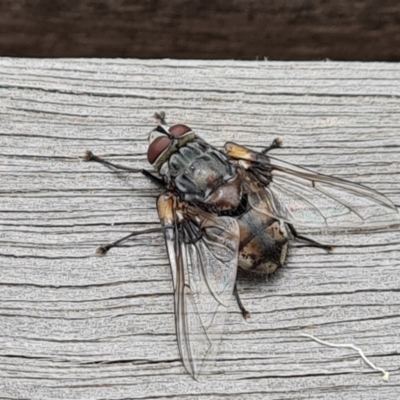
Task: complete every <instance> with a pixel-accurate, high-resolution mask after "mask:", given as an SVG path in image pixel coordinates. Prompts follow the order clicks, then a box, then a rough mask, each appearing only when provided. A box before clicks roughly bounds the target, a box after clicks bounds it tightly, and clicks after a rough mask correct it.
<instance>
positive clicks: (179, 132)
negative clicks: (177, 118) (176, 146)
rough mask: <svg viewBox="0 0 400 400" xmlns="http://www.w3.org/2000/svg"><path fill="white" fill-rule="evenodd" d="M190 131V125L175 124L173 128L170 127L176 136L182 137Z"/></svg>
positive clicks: (172, 133) (170, 130)
mask: <svg viewBox="0 0 400 400" xmlns="http://www.w3.org/2000/svg"><path fill="white" fill-rule="evenodd" d="M190 131H191V129H190V128H189V127H188V126H186V125H182V124H178V125H173V126H171V128H169V132H170V133H171V135H172V136H174V137H176V138H178V137H181V136H183V135H185V134H186V133H188V132H190Z"/></svg>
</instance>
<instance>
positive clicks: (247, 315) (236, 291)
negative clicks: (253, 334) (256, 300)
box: [233, 283, 251, 319]
mask: <svg viewBox="0 0 400 400" xmlns="http://www.w3.org/2000/svg"><path fill="white" fill-rule="evenodd" d="M233 294H234V295H235V299H236V301H237V303H238V306H239V308H240V311H241V312H242V315H243V318H244V319H247V318H250V315H251V314H250V313H249V312H248V311H247V310H246V309H245V308H244V305H243V303H242V300H240V297H239V292H238V290H237V286H236V283H235V286H234V288H233Z"/></svg>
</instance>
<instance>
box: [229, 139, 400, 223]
mask: <svg viewBox="0 0 400 400" xmlns="http://www.w3.org/2000/svg"><path fill="white" fill-rule="evenodd" d="M231 146H237V145H234V144H231ZM226 147H227V146H226ZM238 148H239V149H241V152H240V157H237V158H238V159H242V160H246V161H245V163H243V164H242V166H244V169H245V170H246V172H245V173H246V174H247V176H248V178H249V180H250V181H252V182H254V181H258V183H262V187H260V185H259V184H258V185H251V186H252V189H253V190H250V196H249V202H250V204H251V205H252V206H253V207H254V208H255V209H257V210H259V211H262V212H264V213H268V214H270V215H272V216H274V217H275V218H277V219H279V220H282V221H284V222H287V223H291V224H295V225H296V226H304V227H315V228H329V229H335V228H337V229H352V228H360V227H370V228H372V227H379V226H381V227H382V226H384V225H388V224H393V223H396V222H397V223H398V222H399V214H398V210H397V208H396V207H395V205H394V204H393V203H392V202H391V201H390V200H389V199H388V198H387V197H385V196H384V195H382V194H380V193H378V192H377V191H375V190H373V189H370V188H367V187H365V186H362V185H358V184H355V183H352V182H348V181H345V180H343V179H339V178H334V177H332V176H327V175H322V174H316V173H314V172H312V171H309V170H307V169H305V168H300V167H297V166H295V165H292V164H289V163H287V162H284V161H281V160H278V159H276V158H273V157H270V156H264V155H262V154H261V153H255V152H252V151H251V150H248V149H245V148H242V147H240V146H238ZM243 149H244V150H243ZM235 151H236V153H239V152H238V151H237V150H236V148H235ZM239 164H240V163H239Z"/></svg>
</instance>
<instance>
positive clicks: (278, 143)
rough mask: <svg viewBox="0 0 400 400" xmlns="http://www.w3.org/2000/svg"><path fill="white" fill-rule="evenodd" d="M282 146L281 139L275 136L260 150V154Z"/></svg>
mask: <svg viewBox="0 0 400 400" xmlns="http://www.w3.org/2000/svg"><path fill="white" fill-rule="evenodd" d="M282 146H283V142H282V140H281V139H279V138H275V139H274V140H273V141H272V143H271V145H270V146H268V147H267V148H265V149H264V150H262V151H261V154H267V153H268V152H269V151H270V150H273V149H278V148H279V147H282Z"/></svg>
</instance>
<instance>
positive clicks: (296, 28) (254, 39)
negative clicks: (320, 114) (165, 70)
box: [0, 0, 400, 61]
mask: <svg viewBox="0 0 400 400" xmlns="http://www.w3.org/2000/svg"><path fill="white" fill-rule="evenodd" d="M0 56H33V57H81V56H85V57H138V58H164V57H169V58H203V59H204V58H213V59H218V58H220V59H257V58H259V59H262V58H264V57H268V58H269V59H274V60H321V59H325V58H329V59H332V60H382V61H384V60H386V61H398V60H400V1H399V0H397V1H386V0H381V1H378V0H347V1H345V0H332V1H327V0H269V1H262V0H231V1H227V0H211V1H209V0H201V1H187V0H148V1H143V0H141V1H127V0H80V1H74V0H69V1H68V0H55V1H52V0H1V1H0Z"/></svg>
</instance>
